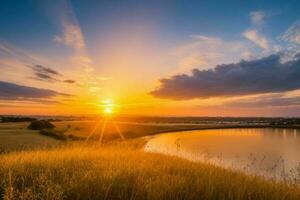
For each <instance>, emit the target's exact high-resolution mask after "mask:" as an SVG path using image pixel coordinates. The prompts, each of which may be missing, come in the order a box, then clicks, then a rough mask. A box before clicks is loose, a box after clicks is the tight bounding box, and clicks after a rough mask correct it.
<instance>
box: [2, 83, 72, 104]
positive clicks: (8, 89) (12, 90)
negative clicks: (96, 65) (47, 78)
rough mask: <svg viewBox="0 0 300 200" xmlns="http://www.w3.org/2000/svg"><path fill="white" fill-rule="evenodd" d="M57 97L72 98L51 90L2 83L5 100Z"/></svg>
mask: <svg viewBox="0 0 300 200" xmlns="http://www.w3.org/2000/svg"><path fill="white" fill-rule="evenodd" d="M55 96H72V95H69V94H65V93H60V92H56V91H54V90H49V89H41V88H35V87H28V86H22V85H18V84H15V83H9V82H4V81H0V98H1V99H3V100H13V99H14V100H19V99H22V100H24V99H30V100H40V99H43V98H51V97H55Z"/></svg>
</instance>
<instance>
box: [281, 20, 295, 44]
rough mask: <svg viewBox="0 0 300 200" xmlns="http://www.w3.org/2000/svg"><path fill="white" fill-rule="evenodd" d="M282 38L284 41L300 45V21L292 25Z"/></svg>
mask: <svg viewBox="0 0 300 200" xmlns="http://www.w3.org/2000/svg"><path fill="white" fill-rule="evenodd" d="M280 38H281V39H282V40H284V41H287V42H290V43H295V44H298V45H300V21H297V22H295V23H294V24H293V25H292V26H290V27H289V28H288V29H287V30H286V31H285V32H284V33H283V34H282V35H281V36H280Z"/></svg>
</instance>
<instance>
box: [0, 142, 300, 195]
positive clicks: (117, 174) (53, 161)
mask: <svg viewBox="0 0 300 200" xmlns="http://www.w3.org/2000/svg"><path fill="white" fill-rule="evenodd" d="M144 144H145V140H143V139H138V140H129V141H127V142H121V143H114V144H110V145H105V146H102V147H99V146H82V145H79V144H73V145H70V146H65V147H61V148H58V149H50V150H38V151H37V150H36V151H28V152H16V153H10V154H6V155H1V156H0V163H1V166H0V180H1V181H0V196H2V199H6V200H8V199H45V200H47V199H49V200H50V199H51V200H53V199H123V200H126V199H155V200H159V199H170V200H171V199H172V200H173V199H204V200H205V199H225V200H226V199H228V200H229V199H240V200H244V199H251V200H256V199H257V200H258V199H259V200H260V199H273V200H277V199H295V200H296V199H299V198H300V188H299V185H290V184H287V183H279V182H275V181H266V180H264V179H262V178H260V177H255V176H246V175H244V174H242V173H238V172H234V171H231V170H228V169H226V170H225V169H222V168H219V167H215V166H212V165H208V164H203V163H194V162H190V161H187V160H184V159H180V158H177V157H169V156H164V155H160V154H155V153H146V152H144V151H143V149H142V148H141V147H142V146H143V145H144Z"/></svg>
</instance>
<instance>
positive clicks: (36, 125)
mask: <svg viewBox="0 0 300 200" xmlns="http://www.w3.org/2000/svg"><path fill="white" fill-rule="evenodd" d="M54 127H55V126H54V125H53V124H51V123H50V122H49V121H47V120H35V121H32V122H31V123H30V124H29V126H28V127H27V128H28V129H31V130H42V129H53V128H54Z"/></svg>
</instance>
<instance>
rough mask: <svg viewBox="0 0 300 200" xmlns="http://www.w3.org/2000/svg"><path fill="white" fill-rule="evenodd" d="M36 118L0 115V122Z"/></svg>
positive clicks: (23, 120) (25, 120)
mask: <svg viewBox="0 0 300 200" xmlns="http://www.w3.org/2000/svg"><path fill="white" fill-rule="evenodd" d="M34 120H36V119H35V118H32V117H9V116H8V117H7V116H1V117H0V121H1V122H31V121H34Z"/></svg>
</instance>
